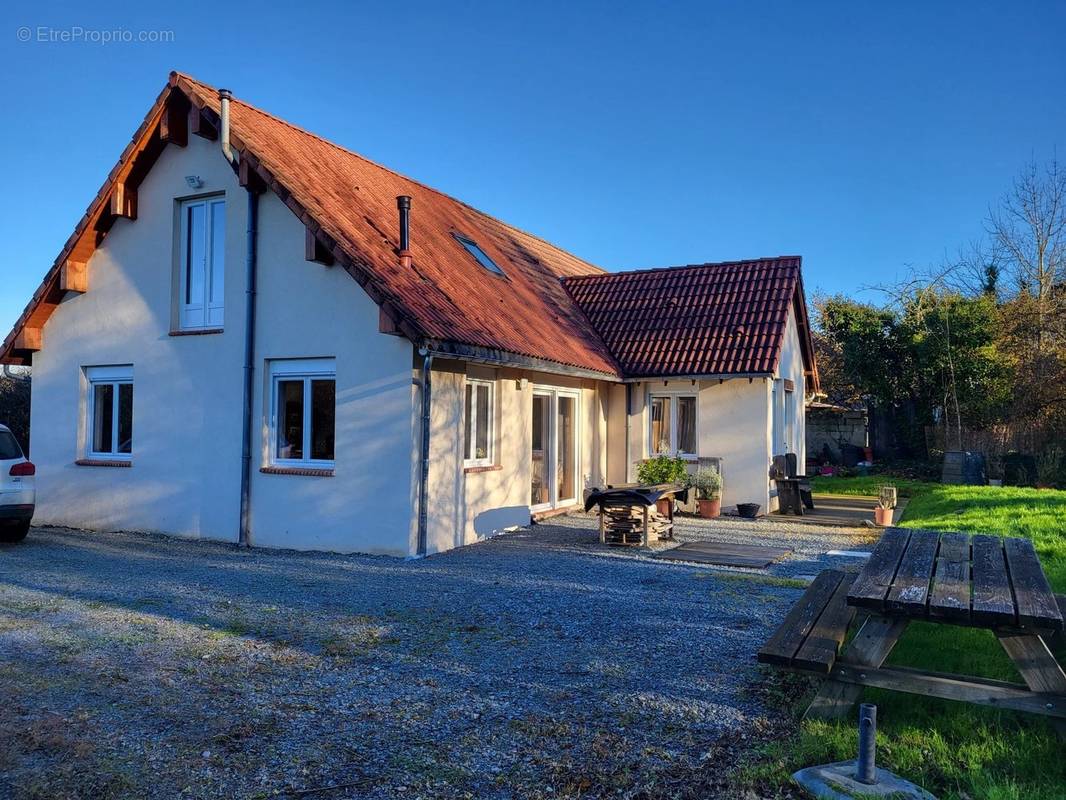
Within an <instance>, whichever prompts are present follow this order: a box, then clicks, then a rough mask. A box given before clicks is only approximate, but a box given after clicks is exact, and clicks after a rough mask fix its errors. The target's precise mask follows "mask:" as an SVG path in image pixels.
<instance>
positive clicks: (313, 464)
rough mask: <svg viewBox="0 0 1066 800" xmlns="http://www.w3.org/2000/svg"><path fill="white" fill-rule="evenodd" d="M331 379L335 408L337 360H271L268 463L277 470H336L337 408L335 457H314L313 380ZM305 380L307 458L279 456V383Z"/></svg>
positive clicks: (304, 449) (335, 441)
mask: <svg viewBox="0 0 1066 800" xmlns="http://www.w3.org/2000/svg"><path fill="white" fill-rule="evenodd" d="M323 378H329V379H332V380H333V386H334V406H336V385H337V361H336V359H334V358H300V359H284V360H281V359H278V360H272V361H270V424H269V425H268V426H267V427H268V431H267V436H268V437H269V438H268V440H267V441H268V448H267V454H268V458H267V462H268V463H269V464H270V465H271V466H275V467H291V468H294V469H298V468H306V469H333V468H334V467H335V465H336V454H337V424H336V407H334V417H333V419H334V424H333V454H334V458H331V459H325V458H311V457H310V453H311V381H313V380H322V379H323ZM300 379H302V380H303V385H304V390H303V391H304V395H303V396H304V418H303V436H304V440H303V442H302V443H301V444H302V446H303V448H302V449H303V452H304V453H306V454H307V457H306V458H279V457H278V451H277V448H278V384H279V383H280V382H281V381H293V380H300Z"/></svg>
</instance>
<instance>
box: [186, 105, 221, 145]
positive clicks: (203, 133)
mask: <svg viewBox="0 0 1066 800" xmlns="http://www.w3.org/2000/svg"><path fill="white" fill-rule="evenodd" d="M189 133H191V134H193V135H194V136H199V137H200V138H202V139H207V140H208V141H212V142H213V141H216V140H217V139H218V128H217V127H216V126H215V123H213V122H212V121H211V120H209V119H208V118H207V115H206V114H205V113H204V110H203V109H202V108H197V107H196V106H194V105H190V106H189Z"/></svg>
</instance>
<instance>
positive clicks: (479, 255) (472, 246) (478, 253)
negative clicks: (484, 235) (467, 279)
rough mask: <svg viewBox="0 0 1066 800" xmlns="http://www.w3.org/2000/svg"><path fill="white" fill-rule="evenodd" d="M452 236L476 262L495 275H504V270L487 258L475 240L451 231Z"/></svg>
mask: <svg viewBox="0 0 1066 800" xmlns="http://www.w3.org/2000/svg"><path fill="white" fill-rule="evenodd" d="M452 236H454V237H455V240H456V241H457V242H459V244H461V245H462V246H463V247H465V248H466V252H468V253H469V254H470V255H472V256H473V257H474V258H475V259H476V260H477V263H479V264H480V265H481V266H483V267H484V268H485V269H487V270H488V271H489V272H491V273H493V274H495V275H504V271H503V270H502V269H500V268H499V267H498V266H496V262H495V261H493V260H492V259H491V258H489V256H488V253H486V252H485V251H484V250H482V249H481V248H480V247H478V246H477V242H474V241H471V240H470V239H467V238H466V237H465V236H460V235H459V234H458V233H453V234H452ZM505 277H506V276H505Z"/></svg>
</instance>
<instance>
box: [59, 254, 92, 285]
mask: <svg viewBox="0 0 1066 800" xmlns="http://www.w3.org/2000/svg"><path fill="white" fill-rule="evenodd" d="M59 289H60V291H63V292H87V291H89V265H88V264H87V263H86V262H84V261H74V260H73V259H69V258H68V259H67V260H66V261H64V262H63V266H62V267H60V268H59Z"/></svg>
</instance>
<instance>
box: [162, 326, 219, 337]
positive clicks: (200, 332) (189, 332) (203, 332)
mask: <svg viewBox="0 0 1066 800" xmlns="http://www.w3.org/2000/svg"><path fill="white" fill-rule="evenodd" d="M223 330H224V329H223V328H188V329H183V330H176V331H171V332H170V333H169V334H167V335H168V336H210V335H211V334H214V333H222V332H223Z"/></svg>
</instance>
